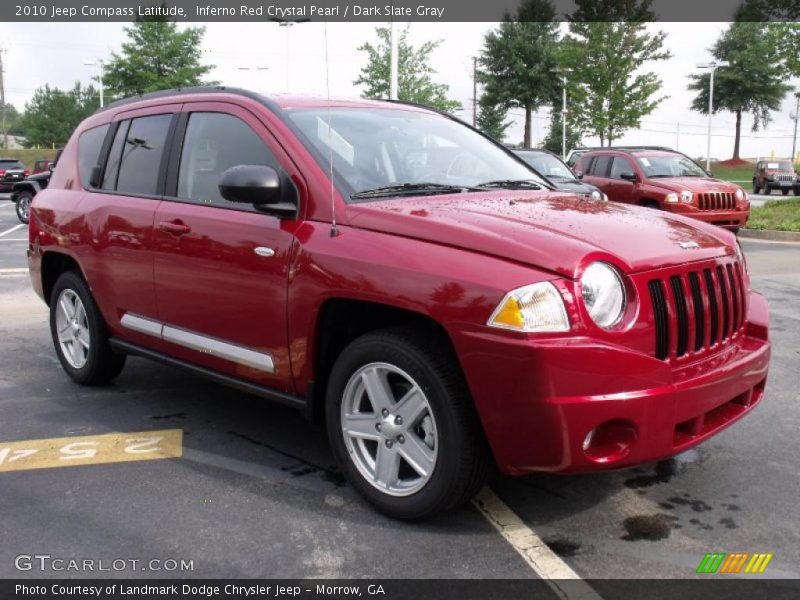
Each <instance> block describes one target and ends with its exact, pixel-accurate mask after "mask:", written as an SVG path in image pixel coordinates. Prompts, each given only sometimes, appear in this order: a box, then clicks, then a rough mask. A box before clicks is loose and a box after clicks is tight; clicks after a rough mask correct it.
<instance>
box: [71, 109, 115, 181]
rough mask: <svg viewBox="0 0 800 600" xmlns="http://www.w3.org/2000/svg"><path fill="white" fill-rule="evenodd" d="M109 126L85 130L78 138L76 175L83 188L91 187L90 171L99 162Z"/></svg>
mask: <svg viewBox="0 0 800 600" xmlns="http://www.w3.org/2000/svg"><path fill="white" fill-rule="evenodd" d="M108 127H109V125H108V124H106V125H100V126H99V127H94V128H92V129H87V130H86V131H84V132H83V133H82V134H81V136H80V137H79V138H78V175H79V177H80V179H81V185H82V186H83V187H84V188H89V187H91V185H90V181H89V180H90V179H91V177H92V169H94V168H95V167H96V166H98V164H99V162H100V150H101V149H102V147H103V140H105V139H106V134H107V133H108Z"/></svg>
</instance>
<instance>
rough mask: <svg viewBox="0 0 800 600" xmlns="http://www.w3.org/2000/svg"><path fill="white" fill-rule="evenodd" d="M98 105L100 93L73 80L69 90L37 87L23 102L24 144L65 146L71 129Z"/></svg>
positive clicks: (22, 125) (21, 122) (46, 86)
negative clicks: (28, 98)
mask: <svg viewBox="0 0 800 600" xmlns="http://www.w3.org/2000/svg"><path fill="white" fill-rule="evenodd" d="M99 106H100V93H99V91H98V90H97V89H96V88H95V87H94V86H92V85H90V86H88V87H81V84H80V83H78V82H76V83H75V86H74V87H73V88H72V89H71V90H66V91H64V90H60V89H58V88H51V87H50V86H48V85H45V86H44V87H40V88H38V89H37V90H36V91H35V92H34V93H33V98H31V99H30V101H29V102H26V103H25V114H24V115H23V117H22V119H20V126H21V127H22V129H23V130H24V132H25V145H26V146H27V147H28V148H32V147H33V146H44V147H48V148H52V147H55V146H62V145H64V144H65V143H66V142H67V140H68V139H69V136H70V135H72V131H73V130H74V129H75V127H77V126H78V124H79V123H80V122H81V121H83V120H84V119H85V118H86V117H88V116H89V115H91V114H92V113H93V112H94V111H95V110H97V108H98V107H99Z"/></svg>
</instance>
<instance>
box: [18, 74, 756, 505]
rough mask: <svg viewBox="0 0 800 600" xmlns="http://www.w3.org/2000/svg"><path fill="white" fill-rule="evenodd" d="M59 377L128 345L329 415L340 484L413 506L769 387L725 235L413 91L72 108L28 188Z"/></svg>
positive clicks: (633, 438)
mask: <svg viewBox="0 0 800 600" xmlns="http://www.w3.org/2000/svg"><path fill="white" fill-rule="evenodd" d="M28 253H29V263H30V273H31V278H32V282H33V286H34V288H35V289H36V291H37V292H38V293H39V294H40V295H41V296H42V297H43V298H44V300H45V301H46V302H47V303H48V304H49V306H50V315H51V316H50V328H51V332H52V337H53V342H54V345H55V350H56V353H57V355H58V358H59V360H60V362H61V364H62V365H63V368H64V370H65V371H66V373H67V374H68V375H69V376H70V377H71V378H72V379H74V380H75V381H77V382H79V383H84V384H99V383H104V382H108V381H109V380H111V379H112V378H114V377H115V376H117V375H118V374H119V373H120V372H121V371H122V368H123V365H124V364H125V359H126V355H138V356H144V357H147V358H151V359H155V360H160V361H163V362H165V363H167V364H169V365H173V366H176V367H182V368H185V369H188V370H190V371H192V372H195V373H197V374H199V375H203V376H206V377H209V378H211V379H214V380H216V381H220V382H222V383H225V384H228V385H232V386H236V387H238V388H239V389H241V390H243V391H245V392H248V393H253V394H257V395H260V396H263V397H265V398H269V399H271V400H275V401H277V402H281V403H283V404H287V405H289V406H293V407H297V408H299V409H302V410H305V411H306V412H307V414H309V415H314V414H318V415H319V416H320V417H321V418H324V419H325V420H326V424H327V430H328V435H329V437H330V442H331V447H332V450H333V453H334V455H335V457H336V459H337V460H338V462H339V464H340V466H341V468H342V470H343V472H344V473H345V475H346V476H347V477H348V479H349V480H350V482H352V484H353V486H354V487H355V488H356V489H357V490H358V491H359V492H360V493H361V494H362V495H364V496H365V497H366V498H367V499H369V500H370V501H371V502H372V503H374V504H375V505H376V506H378V507H379V508H380V509H381V510H382V511H384V512H386V513H387V514H390V515H393V516H395V517H399V518H408V519H412V518H422V517H425V516H429V515H432V514H434V513H436V512H437V511H440V510H443V509H447V508H449V507H452V506H455V505H456V504H458V503H460V502H463V501H465V500H467V499H469V498H470V497H471V496H472V495H473V494H474V493H475V492H476V491H477V490H478V489H479V488H480V486H481V485H482V482H483V479H484V475H485V473H486V470H487V466H488V464H489V461H490V460H491V458H492V457H493V458H494V460H495V461H496V463H497V465H498V466H499V467H500V469H502V470H503V471H504V472H505V473H509V474H525V473H530V472H533V471H547V472H578V471H593V470H598V469H606V468H615V467H624V466H629V465H635V464H639V463H643V462H649V461H654V460H657V459H661V458H665V457H669V456H671V455H674V454H676V453H679V452H682V451H684V450H686V449H687V448H690V447H691V446H694V445H696V444H698V443H700V442H701V441H703V440H705V439H707V438H708V437H710V436H712V435H714V434H716V433H717V432H719V431H720V430H722V429H723V428H725V427H727V426H728V425H730V424H731V423H733V422H735V421H736V420H737V419H739V418H741V417H742V416H743V415H745V414H747V413H748V412H750V411H751V410H752V409H753V407H754V406H755V405H756V404H757V403H758V402H759V401H760V400H761V398H762V395H763V392H764V383H765V381H766V377H767V368H768V361H769V354H770V345H769V342H768V335H767V332H768V316H767V305H766V302H765V300H764V298H763V297H762V296H761V295H760V294H759V293H757V292H755V291H753V290H751V289H750V280H749V275H748V271H747V266H746V264H745V261H744V258H743V256H742V253H741V250H740V248H739V245H738V244H737V241H736V238H735V237H734V236H733V234H731V233H730V232H727V231H724V230H722V229H719V228H717V227H713V226H711V225H707V224H705V223H701V222H698V221H692V220H690V219H686V218H684V217H682V216H681V215H674V214H668V213H653V212H652V211H649V210H646V209H642V208H639V207H630V206H624V205H621V204H614V203H608V202H603V201H595V200H592V199H586V198H580V197H576V196H574V195H571V194H566V193H560V192H556V191H554V190H552V189H550V188H549V186H548V184H547V183H546V182H543V181H542V180H540V179H539V178H538V176H537V175H536V173H535V172H534V171H532V170H531V169H530V168H529V167H528V166H527V165H526V164H525V163H524V162H522V161H521V160H519V159H518V158H517V157H515V156H514V155H513V154H512V153H511V152H510V151H509V150H507V149H506V148H504V147H502V146H501V145H499V144H497V143H496V142H494V141H493V140H491V139H490V138H488V137H485V136H483V135H482V134H480V133H479V132H477V131H476V130H475V129H473V128H471V127H469V126H468V125H466V124H464V123H462V122H461V121H459V120H457V119H455V118H453V117H451V116H449V115H446V114H443V113H438V112H436V111H433V110H430V109H426V108H423V107H419V106H415V105H408V104H402V103H389V102H374V101H353V102H344V101H325V100H319V99H302V98H291V97H281V98H277V99H273V98H267V97H264V96H259V95H256V94H251V93H249V92H244V91H238V90H231V89H226V88H201V89H194V90H184V91H168V92H160V93H155V94H151V95H147V96H143V97H141V98H137V99H134V100H128V101H120V102H117V103H115V104H112V105H110V106H108V107H106V108H105V109H102V110H100V111H99V112H97V113H96V114H94V115H93V116H91V117H89V118H88V119H87V120H86V121H84V122H83V123H82V124H81V125H80V126H79V127H78V129H77V130H76V131H75V133H74V134H73V135H72V138H71V139H70V141H69V143H68V144H67V146H66V148H65V149H64V151H63V154H62V155H61V159H60V160H59V163H58V168H57V169H56V170H55V171H54V173H53V177H52V180H51V182H50V185H49V186H48V188H47V189H45V190H43V191H42V192H41V193H39V194H38V195H37V196H36V197H35V198H34V200H33V204H32V209H31V217H30V248H29V251H28Z"/></svg>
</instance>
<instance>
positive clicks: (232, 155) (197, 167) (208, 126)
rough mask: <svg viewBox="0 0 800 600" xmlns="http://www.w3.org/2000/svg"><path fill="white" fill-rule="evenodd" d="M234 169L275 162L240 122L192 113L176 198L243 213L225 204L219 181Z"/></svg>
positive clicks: (219, 114) (241, 206)
mask: <svg viewBox="0 0 800 600" xmlns="http://www.w3.org/2000/svg"><path fill="white" fill-rule="evenodd" d="M236 165H266V166H269V167H273V168H275V169H279V164H278V160H277V159H276V158H275V156H274V155H273V154H272V152H271V151H270V149H269V148H268V147H267V146H266V144H264V142H263V141H262V140H261V138H259V137H258V135H256V133H255V132H254V131H253V130H252V129H251V128H250V126H248V125H247V124H246V123H245V122H244V121H242V120H241V119H239V118H238V117H234V116H233V115H229V114H225V113H211V112H208V113H200V112H198V113H192V114H191V115H190V116H189V122H188V124H187V126H186V135H185V136H184V141H183V148H182V149H181V162H180V169H179V171H178V198H181V199H184V200H191V201H192V202H196V203H198V204H213V205H217V206H228V207H236V208H240V209H247V208H249V207H247V206H245V205H241V204H233V203H232V202H229V201H228V200H225V199H224V198H223V197H222V196H221V195H220V193H219V187H218V183H219V179H220V177H221V176H222V173H224V172H225V171H226V170H228V169H230V168H231V167H235V166H236Z"/></svg>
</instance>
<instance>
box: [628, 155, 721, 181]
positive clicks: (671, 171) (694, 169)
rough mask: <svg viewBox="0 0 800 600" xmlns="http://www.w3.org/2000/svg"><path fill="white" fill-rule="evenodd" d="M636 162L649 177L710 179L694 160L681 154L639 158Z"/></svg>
mask: <svg viewBox="0 0 800 600" xmlns="http://www.w3.org/2000/svg"><path fill="white" fill-rule="evenodd" d="M636 162H638V163H639V165H641V167H642V169H643V170H644V172H645V175H647V176H648V177H708V174H707V173H706V172H705V171H703V169H701V168H700V167H699V166H698V165H697V164H696V163H695V162H694V161H693V160H692V159H690V158H687V157H686V156H681V155H680V154H659V155H657V156H638V157H637V158H636Z"/></svg>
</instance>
